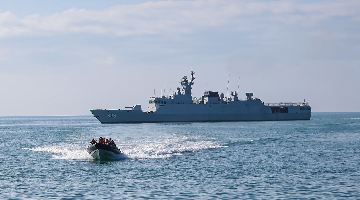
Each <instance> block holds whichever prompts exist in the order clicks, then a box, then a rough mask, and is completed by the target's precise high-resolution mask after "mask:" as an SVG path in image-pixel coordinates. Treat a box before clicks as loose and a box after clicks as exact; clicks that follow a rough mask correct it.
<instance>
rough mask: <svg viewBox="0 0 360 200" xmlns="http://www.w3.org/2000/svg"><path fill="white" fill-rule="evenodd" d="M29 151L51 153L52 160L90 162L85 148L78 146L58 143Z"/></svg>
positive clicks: (90, 158)
mask: <svg viewBox="0 0 360 200" xmlns="http://www.w3.org/2000/svg"><path fill="white" fill-rule="evenodd" d="M29 150H32V151H40V152H46V153H52V154H53V155H52V159H67V160H92V157H91V156H90V155H89V153H88V152H87V151H86V148H85V147H84V146H83V145H80V144H66V143H60V144H53V145H48V146H43V147H36V148H32V149H29Z"/></svg>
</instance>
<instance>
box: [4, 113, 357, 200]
mask: <svg viewBox="0 0 360 200" xmlns="http://www.w3.org/2000/svg"><path fill="white" fill-rule="evenodd" d="M100 136H101V137H106V138H109V137H111V138H112V139H114V141H115V142H116V144H117V145H118V146H120V147H121V150H122V151H123V152H124V153H125V154H126V155H127V157H128V158H126V159H121V160H116V161H110V160H109V161H100V160H94V159H92V157H90V155H89V154H88V153H87V151H86V147H87V146H88V145H89V142H90V140H92V139H93V138H95V139H98V138H99V137H100ZM0 138H1V140H2V143H0V151H1V153H0V199H245V198H250V199H273V198H285V199H288V198H295V199H299V198H304V199H309V198H315V199H345V198H352V199H359V198H360V189H359V188H360V113H312V118H311V120H308V121H264V122H216V123H156V124H155V123H154V124H152V123H149V124H146V123H144V124H100V122H99V121H97V119H96V118H93V117H92V116H77V117H68V116H65V117H0Z"/></svg>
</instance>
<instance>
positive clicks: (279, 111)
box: [271, 107, 289, 113]
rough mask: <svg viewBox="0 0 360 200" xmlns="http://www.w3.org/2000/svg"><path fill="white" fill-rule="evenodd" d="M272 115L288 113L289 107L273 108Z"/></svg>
mask: <svg viewBox="0 0 360 200" xmlns="http://www.w3.org/2000/svg"><path fill="white" fill-rule="evenodd" d="M271 112H272V113H288V112H289V109H288V107H271Z"/></svg>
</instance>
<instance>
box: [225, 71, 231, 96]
mask: <svg viewBox="0 0 360 200" xmlns="http://www.w3.org/2000/svg"><path fill="white" fill-rule="evenodd" d="M229 85H230V74H229V79H228V84H227V87H226V96H227V98H229Z"/></svg>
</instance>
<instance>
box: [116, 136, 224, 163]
mask: <svg viewBox="0 0 360 200" xmlns="http://www.w3.org/2000/svg"><path fill="white" fill-rule="evenodd" d="M129 142H130V144H127V145H123V144H122V145H121V146H122V147H123V149H122V151H123V152H124V153H125V154H126V155H128V156H129V157H130V158H133V159H151V158H169V157H172V156H176V155H182V154H183V153H186V152H195V151H200V150H205V149H216V148H221V147H224V146H221V145H220V144H218V143H217V142H214V141H204V140H199V138H196V137H186V136H183V137H177V138H168V139H164V140H162V141H148V140H145V139H144V140H140V141H139V140H134V141H129Z"/></svg>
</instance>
